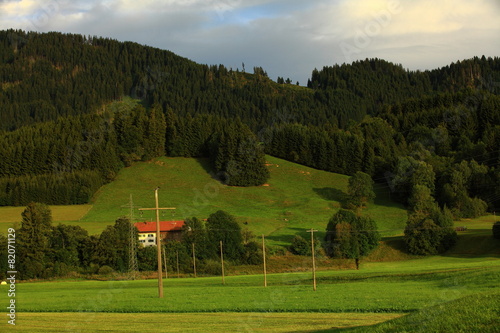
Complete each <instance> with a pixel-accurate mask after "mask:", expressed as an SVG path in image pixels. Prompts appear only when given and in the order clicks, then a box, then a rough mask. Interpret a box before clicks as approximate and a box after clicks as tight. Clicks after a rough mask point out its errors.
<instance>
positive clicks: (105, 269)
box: [98, 265, 114, 275]
mask: <svg viewBox="0 0 500 333" xmlns="http://www.w3.org/2000/svg"><path fill="white" fill-rule="evenodd" d="M113 272H114V270H113V268H111V267H109V266H108V265H104V266H101V267H100V268H99V271H98V274H99V275H109V274H111V273H113Z"/></svg>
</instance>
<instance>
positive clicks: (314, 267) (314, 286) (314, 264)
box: [307, 228, 318, 291]
mask: <svg viewBox="0 0 500 333" xmlns="http://www.w3.org/2000/svg"><path fill="white" fill-rule="evenodd" d="M315 231H318V230H314V229H313V228H311V230H307V232H310V233H311V252H312V259H313V290H314V291H316V261H315V259H314V232H315Z"/></svg>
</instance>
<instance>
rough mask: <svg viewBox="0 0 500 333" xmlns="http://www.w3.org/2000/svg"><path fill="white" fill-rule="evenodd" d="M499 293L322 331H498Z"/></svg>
mask: <svg viewBox="0 0 500 333" xmlns="http://www.w3.org/2000/svg"><path fill="white" fill-rule="evenodd" d="M498 309H500V293H498V292H491V293H483V294H477V295H470V296H466V297H463V298H460V299H457V300H453V301H450V302H447V303H443V304H438V305H434V306H431V307H427V308H424V309H421V310H419V311H417V312H415V313H412V314H409V315H407V316H403V317H401V318H397V319H393V320H389V321H387V322H385V323H382V324H379V325H375V326H371V327H366V326H365V327H358V328H350V329H334V330H325V331H321V332H325V333H326V332H332V333H333V332H367V331H369V332H375V333H382V332H499V331H500V311H499V310H498Z"/></svg>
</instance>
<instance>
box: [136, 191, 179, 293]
mask: <svg viewBox="0 0 500 333" xmlns="http://www.w3.org/2000/svg"><path fill="white" fill-rule="evenodd" d="M159 189H160V188H159V187H157V188H155V201H156V207H155V208H139V210H155V211H156V248H157V250H158V297H159V298H163V281H162V278H163V276H162V275H163V274H162V270H161V235H160V210H165V209H175V208H160V207H159V206H158V190H159Z"/></svg>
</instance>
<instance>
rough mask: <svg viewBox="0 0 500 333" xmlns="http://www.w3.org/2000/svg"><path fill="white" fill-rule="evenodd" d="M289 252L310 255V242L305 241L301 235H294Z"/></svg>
mask: <svg viewBox="0 0 500 333" xmlns="http://www.w3.org/2000/svg"><path fill="white" fill-rule="evenodd" d="M290 252H292V253H293V254H296V255H299V256H310V255H311V244H310V243H309V242H308V241H306V240H305V239H304V238H303V237H301V236H299V235H296V236H295V237H294V238H293V239H292V244H291V245H290Z"/></svg>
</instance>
